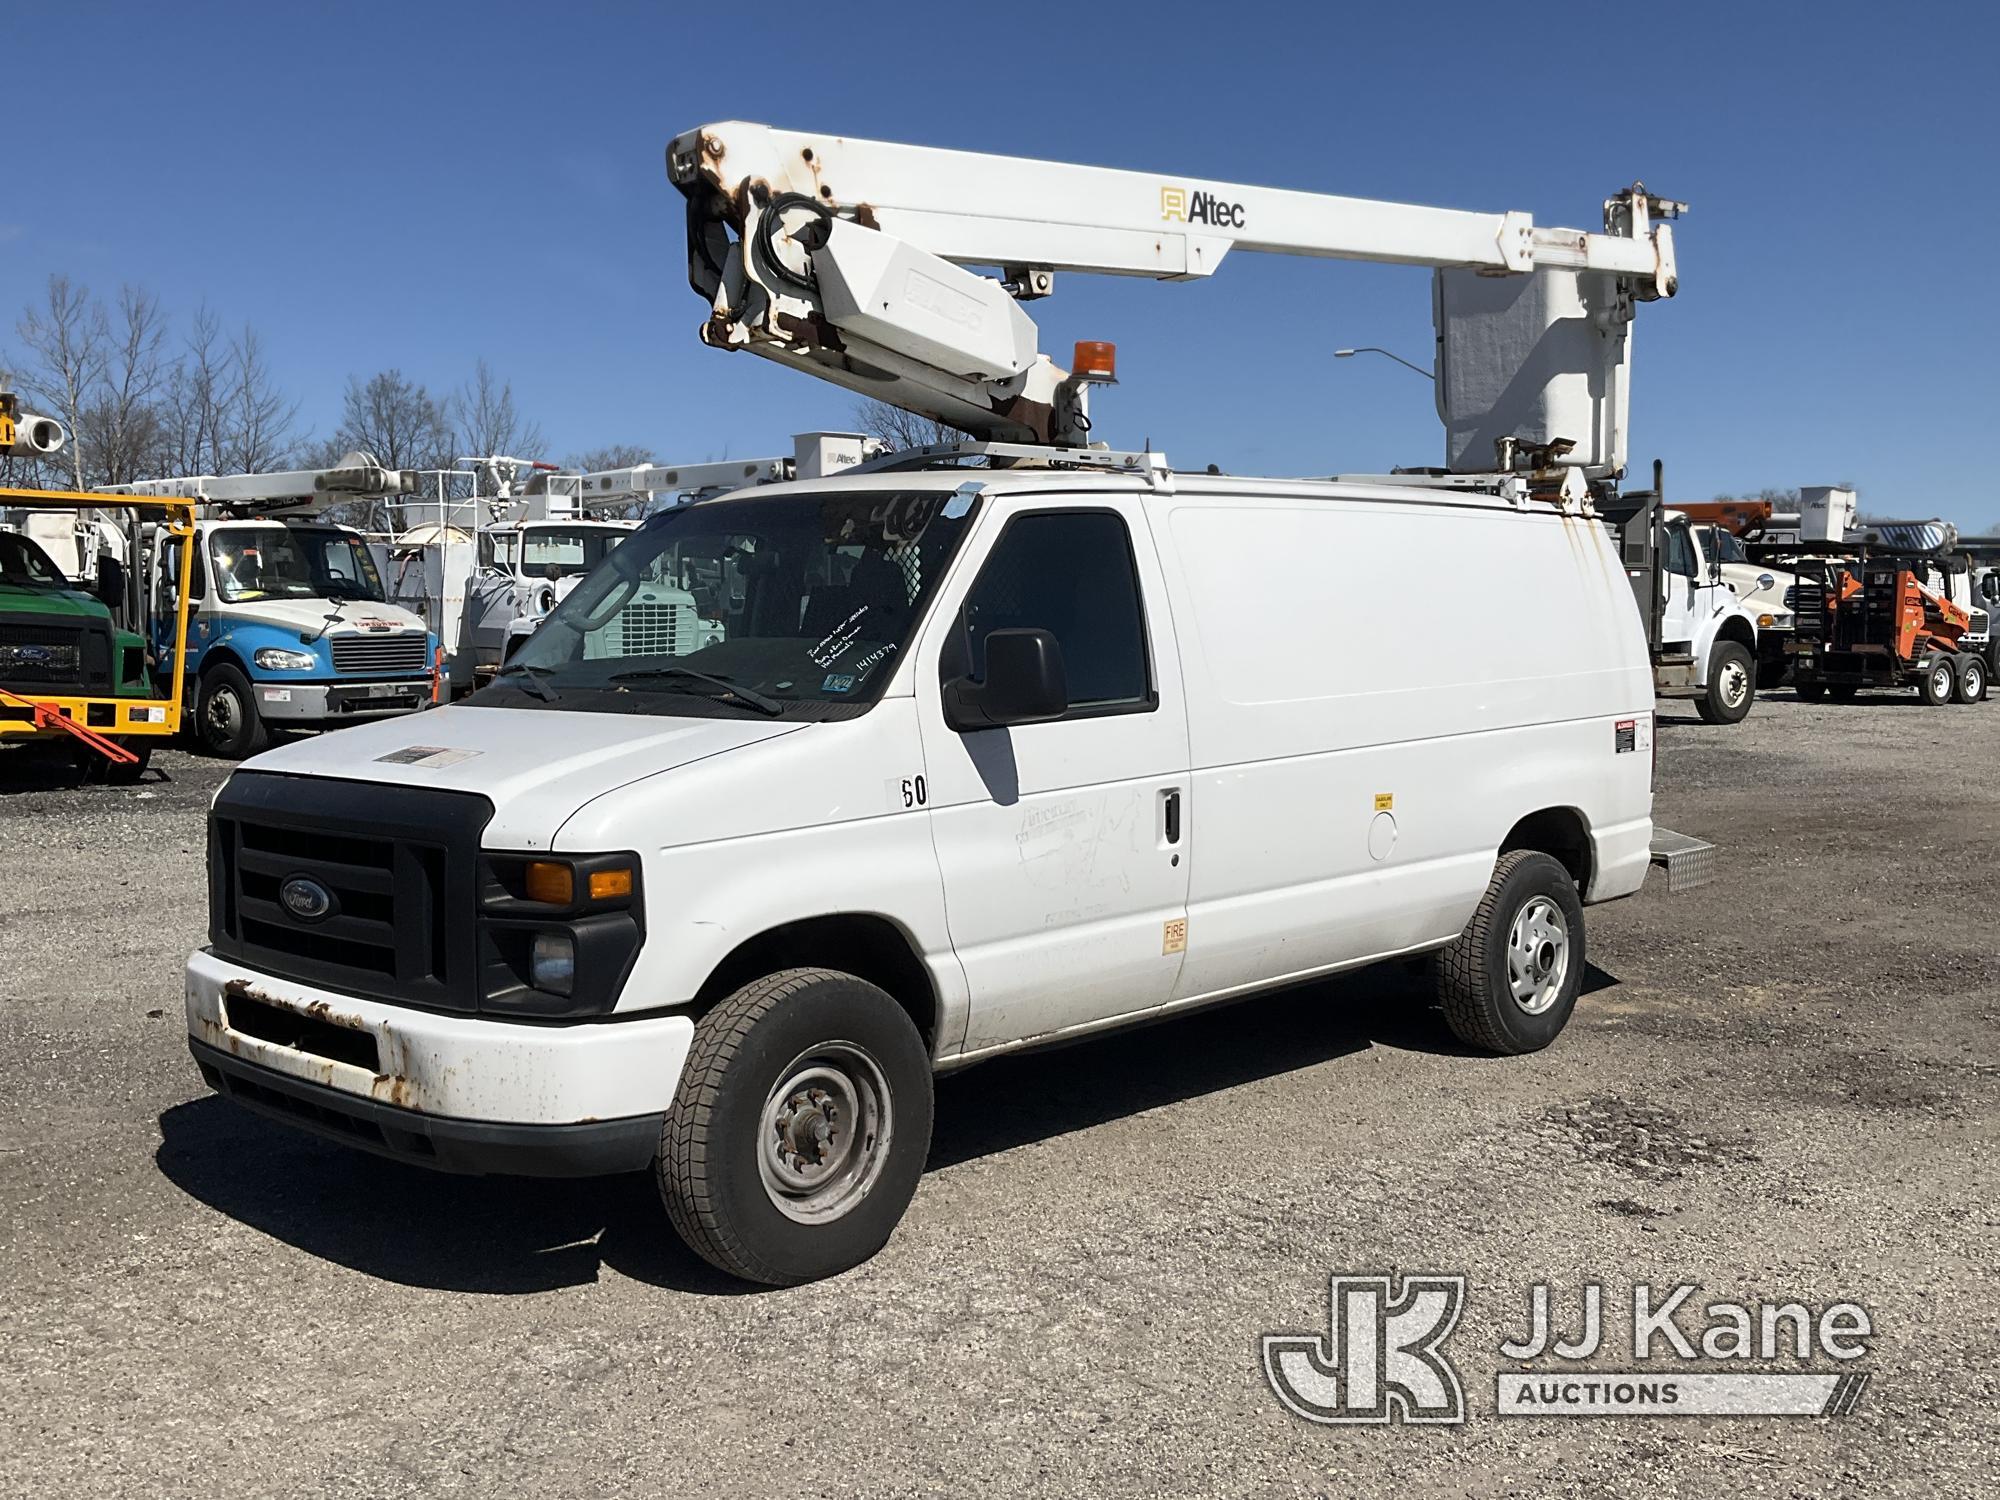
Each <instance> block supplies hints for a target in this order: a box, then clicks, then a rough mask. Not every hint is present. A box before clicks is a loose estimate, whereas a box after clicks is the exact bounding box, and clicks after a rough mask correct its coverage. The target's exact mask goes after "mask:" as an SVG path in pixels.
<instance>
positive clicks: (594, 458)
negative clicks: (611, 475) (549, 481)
mask: <svg viewBox="0 0 2000 1500" xmlns="http://www.w3.org/2000/svg"><path fill="white" fill-rule="evenodd" d="M652 461H653V450H652V449H651V448H642V447H640V446H639V444H637V443H607V444H605V445H604V446H603V447H602V448H586V449H584V450H583V452H581V453H572V454H571V455H570V456H569V457H568V458H566V459H564V460H563V467H564V468H565V469H575V470H577V471H578V472H580V473H584V474H594V473H596V472H597V471H598V470H600V469H629V468H632V467H634V466H636V465H638V464H644V463H651V462H652Z"/></svg>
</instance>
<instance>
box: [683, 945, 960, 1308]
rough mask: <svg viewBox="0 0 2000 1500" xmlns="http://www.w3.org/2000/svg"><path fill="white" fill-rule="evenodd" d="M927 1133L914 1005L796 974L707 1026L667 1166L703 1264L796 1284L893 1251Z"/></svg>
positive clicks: (815, 972)
mask: <svg viewBox="0 0 2000 1500" xmlns="http://www.w3.org/2000/svg"><path fill="white" fill-rule="evenodd" d="M930 1139H931V1064H930V1057H929V1054H928V1053H927V1052H926V1050H925V1047H924V1041H923V1038H922V1037H921V1036H920V1035H919V1034H918V1032H917V1028H916V1025H915V1024H914V1023H913V1022H912V1021H911V1019H910V1017H909V1014H908V1012H906V1011H905V1010H904V1009H903V1008H902V1007H901V1006H900V1005H898V1004H897V1003H896V1002H895V1001H894V1000H893V999H891V998H890V997H889V996H888V995H887V994H885V993H883V992H882V991H881V990H879V989H877V988H876V987H875V986H874V985H872V984H868V983H866V982H864V981H862V980H860V979H857V978H855V977H854V976H853V975H851V974H839V973H835V972H833V971H832V970H829V969H786V970H783V971H781V972H779V973H776V974H772V975H769V976H767V977H765V978H763V979H759V980H757V981H755V982H754V983H751V984H747V985H745V986H744V987H743V988H742V989H740V990H738V991H737V992H736V993H735V994H733V995H731V996H730V997H729V998H728V999H727V1000H724V1001H723V1002H722V1003H721V1004H720V1005H718V1006H716V1008H715V1009H714V1010H712V1011H710V1012H709V1013H708V1014H707V1015H706V1016H704V1017H702V1019H701V1021H700V1023H699V1024H698V1025H697V1026H696V1027H695V1034H694V1044H693V1046H692V1047H691V1048H690V1049H689V1051H688V1059H687V1064H686V1066H685V1068H684V1069H683V1070H682V1072H681V1078H680V1085H679V1087H678V1088H677V1089H676V1090H675V1093H674V1103H673V1107H672V1109H670V1110H669V1111H668V1112H667V1119H666V1124H665V1126H664V1127H663V1128H662V1130H661V1134H660V1154H659V1158H658V1160H657V1162H656V1164H655V1172H656V1174H657V1176H658V1179H659V1186H660V1197H661V1198H662V1200H663V1201H664V1202H665V1203H666V1207H667V1217H668V1218H669V1219H671V1220H672V1221H673V1226H674V1228H675V1230H676V1231H678V1233H679V1234H680V1236H681V1238H682V1239H684V1240H686V1241H687V1243H688V1245H689V1247H690V1248H692V1249H693V1250H694V1251H695V1252H696V1253H697V1254H699V1255H700V1256H701V1257H702V1258H703V1259H705V1260H707V1261H709V1262H710V1263H711V1264H713V1265H715V1266H717V1267H719V1268H720V1269H721V1270H724V1271H727V1272H728V1273H729V1274H730V1275H732V1276H740V1277H742V1278H743V1279H744V1280H746V1281H761V1282H767V1283H769V1284H771V1285H773V1286H794V1285H797V1284H798V1283H800V1282H806V1281H817V1280H819V1279H820V1278H821V1277H825V1276H833V1275H836V1274H838V1273H839V1272H841V1271H845V1270H847V1269H848V1268H849V1267H852V1266H856V1265H859V1264H860V1263H861V1262H862V1261H864V1260H867V1259H868V1258H869V1257H870V1256H871V1255H873V1254H875V1252H876V1251H878V1250H880V1249H881V1248H882V1247H883V1246H884V1245H885V1244H887V1243H888V1241H889V1236H890V1235H891V1234H892V1233H894V1232H895V1228H896V1225H897V1223H898V1222H899V1221H900V1220H901V1219H902V1217H903V1211H904V1209H906V1208H907V1207H909V1203H910V1199H911V1198H912V1197H913V1196H914V1195H915V1193H916V1190H917V1179H918V1178H919V1177H920V1176H921V1175H922V1174H923V1169H924V1158H925V1157H926V1156H927V1155H928V1154H929V1152H930Z"/></svg>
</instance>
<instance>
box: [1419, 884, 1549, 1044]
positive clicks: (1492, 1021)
mask: <svg viewBox="0 0 2000 1500" xmlns="http://www.w3.org/2000/svg"><path fill="white" fill-rule="evenodd" d="M1537 907H1539V909H1540V913H1541V915H1542V916H1543V917H1546V915H1547V913H1549V912H1551V911H1553V912H1555V913H1557V914H1559V915H1560V916H1561V918H1562V924H1561V925H1562V927H1563V929H1564V931H1563V934H1562V942H1561V951H1560V954H1559V957H1560V961H1561V965H1562V969H1561V974H1560V977H1559V979H1558V981H1557V984H1556V987H1555V989H1554V991H1553V994H1551V995H1548V996H1547V998H1546V999H1545V1000H1544V999H1543V998H1542V997H1540V996H1537V997H1536V998H1535V999H1534V1000H1533V1001H1532V1002H1529V1003H1524V1002H1523V1001H1521V1000H1517V999H1516V997H1515V993H1514V988H1513V985H1514V977H1515V976H1514V974H1513V971H1512V969H1511V967H1510V951H1509V950H1510V946H1511V940H1512V939H1513V938H1514V936H1515V935H1516V933H1515V929H1516V924H1517V923H1519V922H1521V921H1522V920H1523V918H1524V916H1529V915H1531V909H1533V908H1537ZM1542 925H1543V926H1544V927H1545V926H1546V925H1547V924H1546V922H1544V923H1543V924H1542ZM1534 931H1535V924H1533V923H1530V924H1529V925H1528V927H1527V928H1526V930H1525V932H1524V935H1528V934H1532V933H1533V932H1534ZM1528 957H1529V958H1530V959H1531V960H1538V959H1540V958H1542V957H1544V955H1540V954H1533V955H1528ZM1584 962H1585V951H1584V938H1583V903H1582V901H1581V900H1579V899H1578V897H1577V893H1576V882H1575V881H1574V880H1572V879H1571V878H1570V873H1569V871H1568V870H1566V869H1564V868H1563V867H1562V865H1561V863H1560V862H1558V861H1557V860H1556V859H1554V858H1553V857H1552V856H1550V855H1547V854H1543V853H1542V852H1540V851H1539V850H1536V849H1516V850H1514V851H1513V852H1512V853H1510V854H1503V855H1501V856H1500V859H1499V862H1498V863H1497V864H1495V865H1494V867H1493V880H1492V883H1491V884H1489V885H1488V886H1487V887H1486V894H1485V895H1484V896H1482V897H1481V898H1480V901H1479V907H1478V910H1476V911H1474V912H1473V914H1472V920H1471V921H1470V922H1468V923H1466V925H1465V931H1464V932H1462V933H1460V934H1459V935H1458V937H1456V938H1455V939H1453V940H1452V942H1451V943H1450V945H1449V946H1447V947H1445V948H1444V949H1442V950H1441V951H1440V952H1439V953H1438V962H1437V971H1436V972H1437V996H1438V1003H1439V1004H1440V1005H1442V1006H1443V1007H1444V1018H1445V1021H1446V1023H1447V1024H1448V1025H1449V1026H1450V1027H1451V1030H1452V1034H1453V1035H1454V1036H1456V1037H1457V1038H1458V1039H1459V1040H1460V1041H1461V1042H1464V1043H1465V1044H1466V1045H1467V1046H1469V1047H1477V1048H1479V1049H1480V1050H1481V1051H1482V1052H1498V1053H1502V1054H1506V1055H1510V1056H1511V1055H1515V1054H1518V1053H1522V1052H1539V1051H1540V1050H1541V1049H1542V1048H1544V1047H1546V1046H1548V1044H1549V1043H1550V1042H1553V1041H1554V1040H1555V1039H1556V1038H1557V1037H1558V1036H1559V1035H1561V1033H1562V1029H1563V1027H1564V1026H1565V1025H1567V1024H1568V1022H1569V1017H1570V1012H1571V1011H1573V1010H1575V1009H1576V997H1577V995H1578V993H1579V992H1580V991H1581V990H1582V988H1583V970H1584ZM1523 977H1524V980H1525V979H1532V977H1533V969H1532V968H1531V969H1530V970H1529V971H1528V973H1527V974H1526V975H1525V976H1523Z"/></svg>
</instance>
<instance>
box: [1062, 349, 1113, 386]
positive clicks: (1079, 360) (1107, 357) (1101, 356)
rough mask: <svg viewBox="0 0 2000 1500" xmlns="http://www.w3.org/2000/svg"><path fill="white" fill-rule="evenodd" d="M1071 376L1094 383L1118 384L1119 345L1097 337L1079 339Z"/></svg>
mask: <svg viewBox="0 0 2000 1500" xmlns="http://www.w3.org/2000/svg"><path fill="white" fill-rule="evenodd" d="M1069 373H1070V378H1071V379H1072V380H1085V381H1089V382H1090V383H1091V384H1093V385H1116V384H1118V346H1117V345H1116V344H1106V343H1103V342H1101V341H1099V340H1097V339H1078V340H1077V341H1076V355H1075V357H1074V358H1073V359H1072V360H1071V361H1070V368H1069Z"/></svg>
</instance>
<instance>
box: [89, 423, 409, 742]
mask: <svg viewBox="0 0 2000 1500" xmlns="http://www.w3.org/2000/svg"><path fill="white" fill-rule="evenodd" d="M417 482H418V476H417V475H416V474H414V473H412V472H410V471H405V470H396V469H385V468H383V467H382V466H381V465H380V464H378V463H376V462H375V460H374V459H373V458H371V457H369V456H368V455H367V454H364V453H350V454H348V455H347V456H346V457H345V458H344V459H343V460H342V461H341V462H340V463H339V464H338V465H336V466H335V467H333V468H330V469H305V470H294V471H289V472H285V473H276V474H233V475H222V476H214V475H197V476H189V477H185V478H176V479H155V480H146V481H142V482H139V483H134V484H129V485H119V486H110V487H107V491H106V492H107V493H112V494H124V495H133V496H160V497H172V498H177V499H183V500H190V501H195V502H197V503H198V504H199V505H200V508H201V510H200V514H201V519H200V520H199V522H198V523H197V525H196V530H195V535H194V537H193V538H192V539H188V538H183V537H179V536H167V537H164V538H159V539H157V541H158V544H157V545H156V546H155V547H154V548H153V549H152V555H151V559H150V564H149V566H148V568H147V570H146V573H145V575H144V586H145V589H146V591H147V593H146V597H147V601H148V604H149V609H150V617H151V620H152V628H153V631H154V634H155V639H156V642H157V641H158V640H159V639H160V638H161V636H162V635H163V632H164V631H165V630H166V628H167V626H168V623H169V622H171V621H172V620H173V619H174V618H175V617H176V616H177V615H178V614H179V613H180V612H181V610H182V608H183V604H184V603H185V606H186V608H187V609H188V610H189V611H190V612H191V613H192V616H193V624H192V627H191V629H190V631H189V636H188V650H187V654H186V658H185V664H184V665H185V673H186V682H185V684H184V687H183V692H184V693H185V695H186V697H187V699H188V701H190V702H191V703H192V704H193V706H194V715H195V731H196V734H197V735H198V736H199V738H200V740H201V742H202V744H203V745H204V746H205V747H206V748H207V749H209V750H210V751H211V752H213V753H214V754H217V755H222V756H226V757H228V758H230V759H240V758H241V757H243V756H246V755H250V754H253V753H255V752H256V751H258V750H260V749H262V748H263V747H264V746H265V745H266V744H267V743H269V738H270V730H271V729H272V728H273V727H277V728H281V729H330V728H337V727H339V726H341V725H343V724H351V723H355V722H358V721H360V720H364V719H373V718H381V717H384V716H386V715H392V714H402V713H408V712H410V711H412V710H414V709H420V708H427V707H429V706H430V705H431V704H432V703H433V702H434V701H436V699H437V697H438V695H439V693H440V691H441V684H440V677H439V667H440V661H439V657H438V649H437V638H436V637H435V636H434V635H432V634H430V633H429V631H428V630H427V629H426V627H425V624H424V622H423V620H422V619H420V618H419V617H418V616H416V615H415V614H413V613H411V612H410V611H408V610H406V609H403V608H401V607H400V606H397V605H394V604H391V603H389V602H388V599H387V595H386V592H385V590H384V587H383V582H382V577H381V573H380V571H379V570H378V569H377V567H376V565H375V559H374V556H373V554H372V553H371V551H370V549H369V547H368V545H367V540H366V538H365V537H364V536H363V535H362V534H361V533H360V532H359V531H357V530H355V529H353V528H352V527H348V526H343V525H339V524H336V523H335V522H333V521H331V520H329V519H326V518H325V517H324V515H323V514H322V513H323V512H324V511H326V510H327V509H328V508H330V507H333V506H338V505H345V504H349V503H352V502H354V501H356V500H362V499H380V498H383V497H387V496H392V495H399V494H404V493H407V492H408V491H409V490H410V489H411V488H412V487H413V486H414V485H415V484H416V483H417ZM184 547H186V548H188V549H190V550H191V551H192V554H193V557H192V561H191V562H188V561H185V560H184V559H183V555H182V552H183V548H184ZM183 579H185V580H186V587H187V589H188V590H189V593H188V594H187V595H185V596H183V595H182V594H181V593H180V592H179V591H180V589H181V587H182V580H183ZM156 655H161V659H162V660H164V656H163V654H162V653H159V652H157V651H156Z"/></svg>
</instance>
